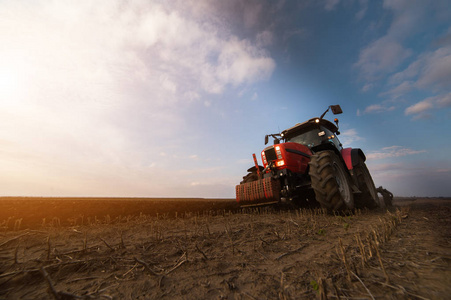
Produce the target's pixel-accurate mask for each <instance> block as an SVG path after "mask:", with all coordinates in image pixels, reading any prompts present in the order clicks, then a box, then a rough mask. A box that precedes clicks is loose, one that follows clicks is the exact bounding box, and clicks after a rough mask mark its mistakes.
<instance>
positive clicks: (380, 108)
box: [357, 104, 396, 116]
mask: <svg viewBox="0 0 451 300" xmlns="http://www.w3.org/2000/svg"><path fill="white" fill-rule="evenodd" d="M395 109H396V107H395V106H387V105H385V104H372V105H369V106H367V107H366V108H365V110H364V111H363V112H360V110H358V111H357V116H362V115H366V114H376V113H383V112H387V111H393V110H395Z"/></svg>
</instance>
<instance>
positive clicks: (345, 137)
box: [339, 128, 364, 147]
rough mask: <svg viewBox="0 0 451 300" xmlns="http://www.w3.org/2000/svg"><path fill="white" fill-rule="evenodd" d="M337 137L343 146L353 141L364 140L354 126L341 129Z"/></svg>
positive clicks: (349, 144)
mask: <svg viewBox="0 0 451 300" xmlns="http://www.w3.org/2000/svg"><path fill="white" fill-rule="evenodd" d="M339 138H340V141H341V142H342V143H343V145H345V147H348V146H351V145H352V144H353V143H354V142H357V141H361V140H364V138H362V137H360V136H359V135H358V133H357V130H356V129H354V128H350V129H346V130H343V131H342V132H341V134H340V136H339Z"/></svg>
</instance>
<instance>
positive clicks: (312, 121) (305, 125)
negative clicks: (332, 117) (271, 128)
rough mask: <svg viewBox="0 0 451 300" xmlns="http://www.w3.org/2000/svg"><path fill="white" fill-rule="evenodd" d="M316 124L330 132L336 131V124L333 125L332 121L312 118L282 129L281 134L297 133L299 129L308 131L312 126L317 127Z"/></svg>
mask: <svg viewBox="0 0 451 300" xmlns="http://www.w3.org/2000/svg"><path fill="white" fill-rule="evenodd" d="M318 125H322V126H324V127H326V128H327V129H329V130H330V131H332V132H336V131H337V130H338V128H337V126H335V125H334V124H333V123H332V122H330V121H328V120H326V119H320V118H312V119H310V120H308V121H305V122H303V123H297V124H296V125H294V126H293V127H290V128H288V129H285V130H284V131H282V134H283V135H284V136H287V135H291V134H293V133H297V132H299V131H309V130H311V129H313V128H317V127H318Z"/></svg>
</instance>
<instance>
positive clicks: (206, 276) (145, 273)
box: [0, 198, 451, 299]
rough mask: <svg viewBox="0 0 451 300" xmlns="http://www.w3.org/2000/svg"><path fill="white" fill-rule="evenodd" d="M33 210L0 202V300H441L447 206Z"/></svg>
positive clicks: (446, 266)
mask: <svg viewBox="0 0 451 300" xmlns="http://www.w3.org/2000/svg"><path fill="white" fill-rule="evenodd" d="M8 201H10V202H8ZM20 201H29V202H27V204H26V205H23V202H20ZM36 201H37V200H36V199H35V202H33V201H32V200H30V199H0V299H161V298H166V299H174V298H177V299H316V298H319V299H446V298H447V299H449V297H450V296H449V295H451V271H450V259H451V252H450V248H451V247H450V246H451V228H450V227H451V199H411V198H405V199H395V202H394V204H395V206H394V207H392V208H390V209H389V210H379V211H356V212H354V213H352V214H348V215H327V214H324V213H323V212H321V211H319V210H306V209H301V210H299V209H298V210H288V209H284V208H274V207H269V208H258V209H245V210H244V209H243V210H239V209H236V207H235V206H234V204H233V201H232V202H230V201H227V200H208V201H207V200H199V199H194V200H189V201H194V202H196V201H198V202H196V203H197V204H196V205H198V206H196V207H197V208H196V209H186V207H190V206H189V205H188V204H187V203H188V202H189V201H188V200H186V199H185V200H184V201H185V202H183V204H182V203H181V202H177V201H175V202H176V203H178V204H174V203H173V204H171V205H172V206H175V207H172V206H171V209H167V208H166V209H165V208H164V207H163V206H164V205H163V204H161V203H160V204H159V205H160V206H158V205H156V204H155V203H154V204H151V203H150V202H152V201H151V200H147V202H149V203H147V204H146V200H143V199H141V200H139V203H138V204H136V201H135V200H127V201H126V200H122V202H126V204H125V205H122V206H120V207H122V208H121V210H119V211H118V210H117V209H116V210H114V211H112V210H109V209H108V208H109V207H110V208H111V207H114V205H119V204H117V203H116V204H114V205H113V204H111V205H109V202H108V201H107V200H105V199H103V200H92V201H103V202H102V203H100V204H99V203H97V204H95V205H94V204H92V203H91V204H89V205H88V204H87V203H88V202H84V203H85V206H86V207H89V209H91V212H92V207H101V208H102V209H99V214H97V215H94V216H92V215H89V211H88V210H87V209H85V211H84V212H83V207H81V208H80V205H81V204H80V203H75V204H76V205H75V204H74V203H72V204H70V205H75V206H73V207H72V208H73V209H75V208H74V207H77V208H78V209H80V211H75V212H74V211H73V210H72V211H71V210H70V207H69V208H68V207H66V208H65V209H62V208H61V205H62V204H61V203H60V202H61V201H65V200H62V199H59V200H57V201H56V200H55V199H39V201H41V202H36ZM55 201H56V202H55ZM76 201H79V200H77V199H71V202H76ZM80 201H81V200H80ZM85 201H86V200H85ZM114 201H119V202H120V201H121V200H120V199H119V200H117V199H116V200H114ZM159 201H160V200H159ZM168 201H169V200H168ZM202 201H203V202H202ZM209 201H210V202H215V204H214V206H211V205H213V204H211V203H210V204H209V205H210V209H208V210H206V209H205V207H204V205H206V204H205V203H206V202H209ZM157 202H158V201H157ZM160 202H161V201H160ZM21 203H22V204H21ZM37 203H39V205H37ZM49 203H50V204H49ZM68 203H69V202H66V204H65V205H69V204H68ZM111 203H113V202H111ZM163 203H164V201H163ZM199 203H200V204H199ZM21 205H22V206H21ZM46 205H47V206H46ZM55 205H56V206H58V205H59V208H58V210H59V211H60V216H58V215H57V211H58V210H55V209H54V210H52V209H51V208H52V207H53V208H55ZM136 205H138V206H139V209H137V208H136ZM184 205H185V206H184ZM228 205H229V206H228ZM148 206H152V207H153V208H152V211H150V210H149V209H148V208H146V207H148ZM194 206H195V205H193V207H194ZM18 207H20V208H21V209H19V210H17V208H18ZM118 207H119V206H118ZM158 207H160V212H158ZM227 207H229V208H230V209H227ZM14 209H15V210H14ZM12 210H14V211H12ZM130 211H134V213H131V214H127V213H128V212H130ZM138 211H141V213H139V212H138ZM143 211H144V212H143ZM101 212H103V213H101ZM30 214H31V215H30ZM43 215H44V216H45V215H48V217H42V216H43ZM43 218H45V220H44V219H43ZM31 220H33V221H31ZM38 220H39V222H38Z"/></svg>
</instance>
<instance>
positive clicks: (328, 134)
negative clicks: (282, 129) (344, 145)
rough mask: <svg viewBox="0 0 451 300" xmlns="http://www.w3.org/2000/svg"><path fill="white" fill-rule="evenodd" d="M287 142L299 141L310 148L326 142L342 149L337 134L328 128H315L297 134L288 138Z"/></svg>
mask: <svg viewBox="0 0 451 300" xmlns="http://www.w3.org/2000/svg"><path fill="white" fill-rule="evenodd" d="M286 141H287V142H292V143H298V144H302V145H304V146H307V147H309V148H310V149H311V148H313V147H316V146H319V145H321V144H324V143H332V144H334V146H335V147H336V148H337V149H341V144H340V141H339V140H338V138H337V137H336V135H335V134H333V132H332V131H330V130H329V129H327V128H324V127H322V126H321V128H313V129H311V130H309V131H306V132H303V133H300V134H298V135H296V136H291V137H287V138H286Z"/></svg>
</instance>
